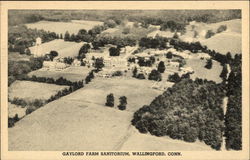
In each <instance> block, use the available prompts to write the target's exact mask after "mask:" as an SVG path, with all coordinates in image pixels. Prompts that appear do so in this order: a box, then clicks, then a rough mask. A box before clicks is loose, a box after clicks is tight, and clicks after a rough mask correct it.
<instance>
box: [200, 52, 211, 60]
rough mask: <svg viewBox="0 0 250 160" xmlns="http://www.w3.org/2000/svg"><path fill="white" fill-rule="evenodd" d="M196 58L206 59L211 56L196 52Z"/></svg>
mask: <svg viewBox="0 0 250 160" xmlns="http://www.w3.org/2000/svg"><path fill="white" fill-rule="evenodd" d="M198 58H199V59H206V60H208V59H211V56H210V55H209V54H207V53H198Z"/></svg>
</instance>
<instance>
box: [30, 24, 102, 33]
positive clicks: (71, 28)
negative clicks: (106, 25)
mask: <svg viewBox="0 0 250 160" xmlns="http://www.w3.org/2000/svg"><path fill="white" fill-rule="evenodd" d="M102 24H103V22H100V21H83V20H82V21H72V22H52V21H39V22H36V23H28V24H26V26H27V27H28V28H31V29H43V30H45V31H50V32H55V33H57V34H63V35H64V34H65V32H66V31H68V32H69V33H70V34H73V33H74V34H77V33H78V31H79V30H80V29H85V30H90V29H92V28H93V27H94V26H96V25H102ZM58 26H60V27H58Z"/></svg>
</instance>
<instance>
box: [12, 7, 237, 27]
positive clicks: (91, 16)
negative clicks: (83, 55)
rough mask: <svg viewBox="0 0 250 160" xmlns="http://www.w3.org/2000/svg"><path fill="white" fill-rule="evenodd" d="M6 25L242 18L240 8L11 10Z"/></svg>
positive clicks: (214, 20)
mask: <svg viewBox="0 0 250 160" xmlns="http://www.w3.org/2000/svg"><path fill="white" fill-rule="evenodd" d="M8 17H9V19H8V20H9V25H17V24H24V23H32V22H37V21H40V20H48V21H70V20H73V19H74V20H99V21H103V22H104V21H107V20H110V19H112V20H114V21H115V22H118V23H119V22H120V21H123V20H129V21H133V22H140V23H142V24H144V25H145V26H147V25H148V24H152V25H161V24H162V23H164V22H167V21H171V20H173V21H176V22H178V23H183V22H189V21H198V22H204V23H214V22H220V21H225V20H230V19H236V18H241V10H129V11H128V10H74V11H73V10H69V11H64V10H46V11H43V10H10V11H9V14H8Z"/></svg>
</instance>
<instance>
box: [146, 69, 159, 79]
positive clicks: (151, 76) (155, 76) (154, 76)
mask: <svg viewBox="0 0 250 160" xmlns="http://www.w3.org/2000/svg"><path fill="white" fill-rule="evenodd" d="M148 79H149V80H154V81H161V73H160V72H159V71H157V70H155V69H153V70H152V71H151V73H150V74H149V76H148Z"/></svg>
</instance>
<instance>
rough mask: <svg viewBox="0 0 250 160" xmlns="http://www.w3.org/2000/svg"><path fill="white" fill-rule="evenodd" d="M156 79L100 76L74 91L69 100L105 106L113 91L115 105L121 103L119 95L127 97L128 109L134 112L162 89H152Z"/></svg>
mask: <svg viewBox="0 0 250 160" xmlns="http://www.w3.org/2000/svg"><path fill="white" fill-rule="evenodd" d="M154 82H155V81H149V80H138V79H135V78H127V77H126V78H119V77H117V78H109V79H107V78H100V77H96V78H94V80H93V81H92V82H90V84H88V85H86V86H85V87H84V88H83V89H80V90H78V91H76V92H74V93H72V94H71V95H72V96H71V97H70V98H69V100H77V101H82V102H86V103H90V104H92V103H94V104H98V105H100V106H104V105H105V103H106V97H107V95H108V94H109V93H113V94H114V97H115V107H116V106H117V105H118V104H119V97H121V96H126V97H127V102H128V104H127V109H126V110H127V111H131V112H134V111H136V110H138V109H139V108H141V107H142V106H143V105H146V104H149V103H150V102H151V101H152V100H153V99H154V98H155V97H156V96H158V95H160V94H161V93H162V91H159V90H156V89H152V88H151V86H152V85H153V84H154ZM83 95H84V97H82V96H83Z"/></svg>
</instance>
